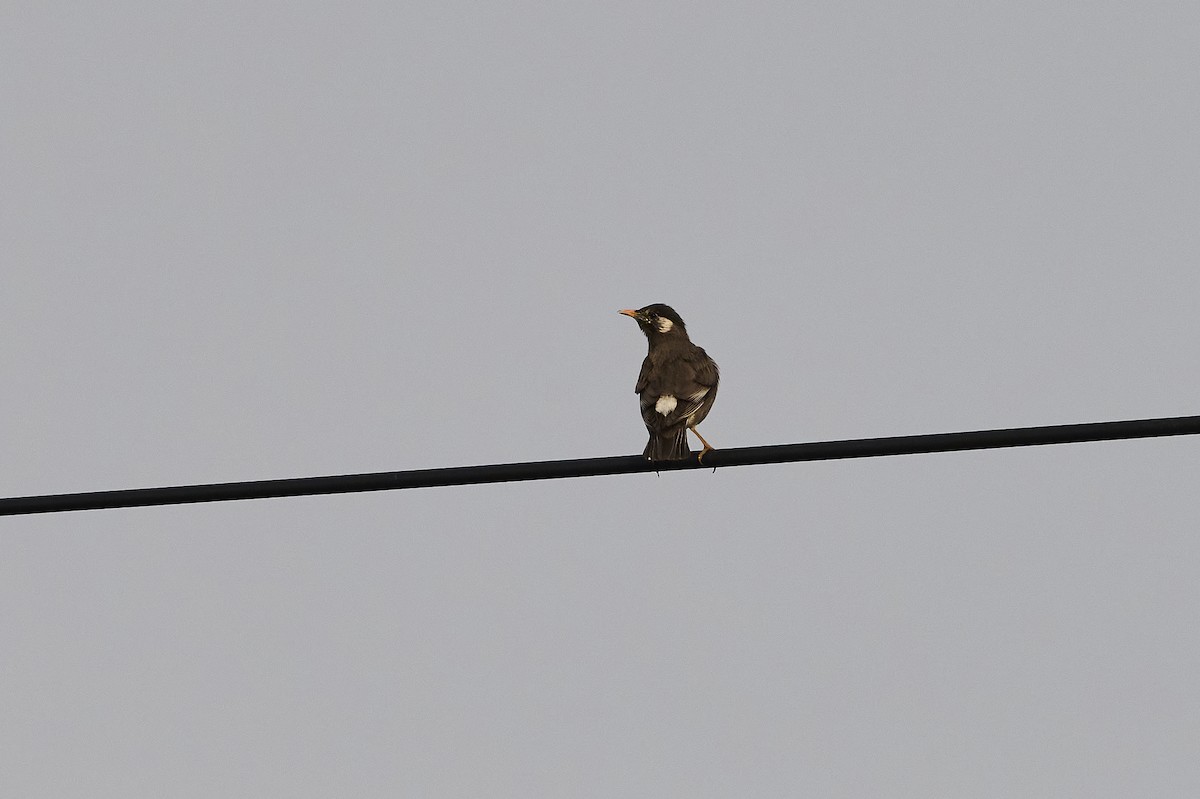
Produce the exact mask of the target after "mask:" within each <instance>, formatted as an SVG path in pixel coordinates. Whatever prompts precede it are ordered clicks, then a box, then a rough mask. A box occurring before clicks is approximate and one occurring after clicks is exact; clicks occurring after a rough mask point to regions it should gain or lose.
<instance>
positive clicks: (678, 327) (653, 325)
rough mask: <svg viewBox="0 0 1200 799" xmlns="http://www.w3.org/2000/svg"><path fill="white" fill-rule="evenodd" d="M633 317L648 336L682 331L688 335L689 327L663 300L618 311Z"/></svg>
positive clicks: (652, 336)
mask: <svg viewBox="0 0 1200 799" xmlns="http://www.w3.org/2000/svg"><path fill="white" fill-rule="evenodd" d="M618 313H623V314H625V315H626V316H628V317H630V318H632V319H633V320H634V321H635V322H637V323H638V327H640V328H641V329H642V332H643V333H645V334H646V337H647V338H654V337H656V336H667V335H671V334H672V333H681V334H683V335H684V336H687V327H686V326H685V325H684V324H683V319H681V318H680V317H679V314H677V313H675V310H674V309H673V308H672V307H671V306H669V305H663V304H662V303H661V302H656V303H654V304H653V305H647V306H646V307H645V308H638V309H637V310H636V311H634V310H628V309H627V310H624V311H618Z"/></svg>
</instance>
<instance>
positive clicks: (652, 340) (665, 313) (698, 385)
mask: <svg viewBox="0 0 1200 799" xmlns="http://www.w3.org/2000/svg"><path fill="white" fill-rule="evenodd" d="M618 313H622V314H624V315H625V316H628V317H631V318H632V319H633V320H634V321H635V322H637V323H638V327H640V328H641V329H642V332H643V333H645V334H646V339H647V342H648V344H649V351H648V353H647V354H646V359H645V360H644V361H642V371H641V372H640V373H639V374H638V379H637V385H636V386H634V389H633V390H634V391H635V392H636V393H637V395H638V396H639V398H640V404H641V409H642V421H644V422H645V423H646V429H647V430H648V431H649V432H650V441H649V442H648V443H647V444H646V450H645V452H643V453H642V455H643V456H644V457H646V458H647V459H648V460H652V461H676V460H683V459H685V458H687V457H688V455H690V454H691V449H689V448H688V440H687V431H688V430H691V431H692V432H693V433H695V434H696V438H698V439H700V443H701V445H702V446H703V447H704V448H703V449H702V450H701V451H700V455H699V456H698V458H697V460H699V461H700V462H701V463H703V462H704V456H705V455H706V454H708V452H709V451H711V450H712V445H710V444H709V443H708V442H707V441H705V440H704V436H702V435H700V432H699V431H698V430H697V429H696V425H698V424H700V423H701V422H702V421H704V417H706V416H708V412H709V410H711V409H712V406H713V402H714V401H715V400H716V398H717V379H718V377H719V376H720V374H719V371H718V369H717V363H716V361H714V360H713V359H712V358H710V357H708V353H707V352H705V351H704V349H703V348H701V347H697V346H696V345H695V344H693V343H692V340H691V339H690V338H688V334H687V325H685V324H684V323H683V319H682V318H681V317H680V316H679V314H677V313H676V312H675V310H674V309H673V308H671V307H670V306H669V305H663V304H662V303H660V302H656V303H654V304H652V305H647V306H646V307H645V308H638V309H637V310H636V311H635V310H632V309H625V310H622V311H618Z"/></svg>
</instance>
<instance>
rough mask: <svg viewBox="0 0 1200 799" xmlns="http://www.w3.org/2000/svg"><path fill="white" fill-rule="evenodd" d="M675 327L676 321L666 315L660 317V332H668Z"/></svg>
mask: <svg viewBox="0 0 1200 799" xmlns="http://www.w3.org/2000/svg"><path fill="white" fill-rule="evenodd" d="M673 327H675V323H674V322H672V321H671V320H670V319H668V318H667V317H665V316H660V317H658V332H659V333H666V332H667V331H668V330H670V329H671V328H673Z"/></svg>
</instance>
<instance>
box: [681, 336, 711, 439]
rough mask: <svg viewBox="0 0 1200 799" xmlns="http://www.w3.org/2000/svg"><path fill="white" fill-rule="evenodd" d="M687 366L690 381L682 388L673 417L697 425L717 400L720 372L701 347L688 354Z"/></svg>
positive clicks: (686, 357)
mask: <svg viewBox="0 0 1200 799" xmlns="http://www.w3.org/2000/svg"><path fill="white" fill-rule="evenodd" d="M684 363H685V364H686V366H687V370H686V371H687V372H689V373H690V374H689V375H688V379H687V380H685V381H684V385H682V386H680V395H681V396H679V404H678V405H677V406H676V408H675V412H674V413H673V414H672V415H673V416H675V417H677V418H680V419H687V420H688V424H691V425H696V424H700V422H701V421H703V419H704V417H705V416H707V415H708V411H709V409H710V408H712V404H713V402H714V401H715V400H716V398H717V381H718V379H719V378H720V371H719V370H718V369H717V364H716V362H715V361H713V359H712V358H709V357H708V353H706V352H705V351H704V350H703V349H701V348H700V347H696V348H695V350H693V351H692V352H690V353H688V355H687V356H685V358H684Z"/></svg>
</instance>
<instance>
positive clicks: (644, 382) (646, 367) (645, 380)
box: [633, 355, 650, 394]
mask: <svg viewBox="0 0 1200 799" xmlns="http://www.w3.org/2000/svg"><path fill="white" fill-rule="evenodd" d="M649 384H650V356H649V355H647V356H646V359H645V360H644V361H642V371H641V372H639V373H638V379H637V385H636V386H634V387H633V391H634V393H635V394H641V393H642V392H643V391H645V390H646V386H648V385H649Z"/></svg>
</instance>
